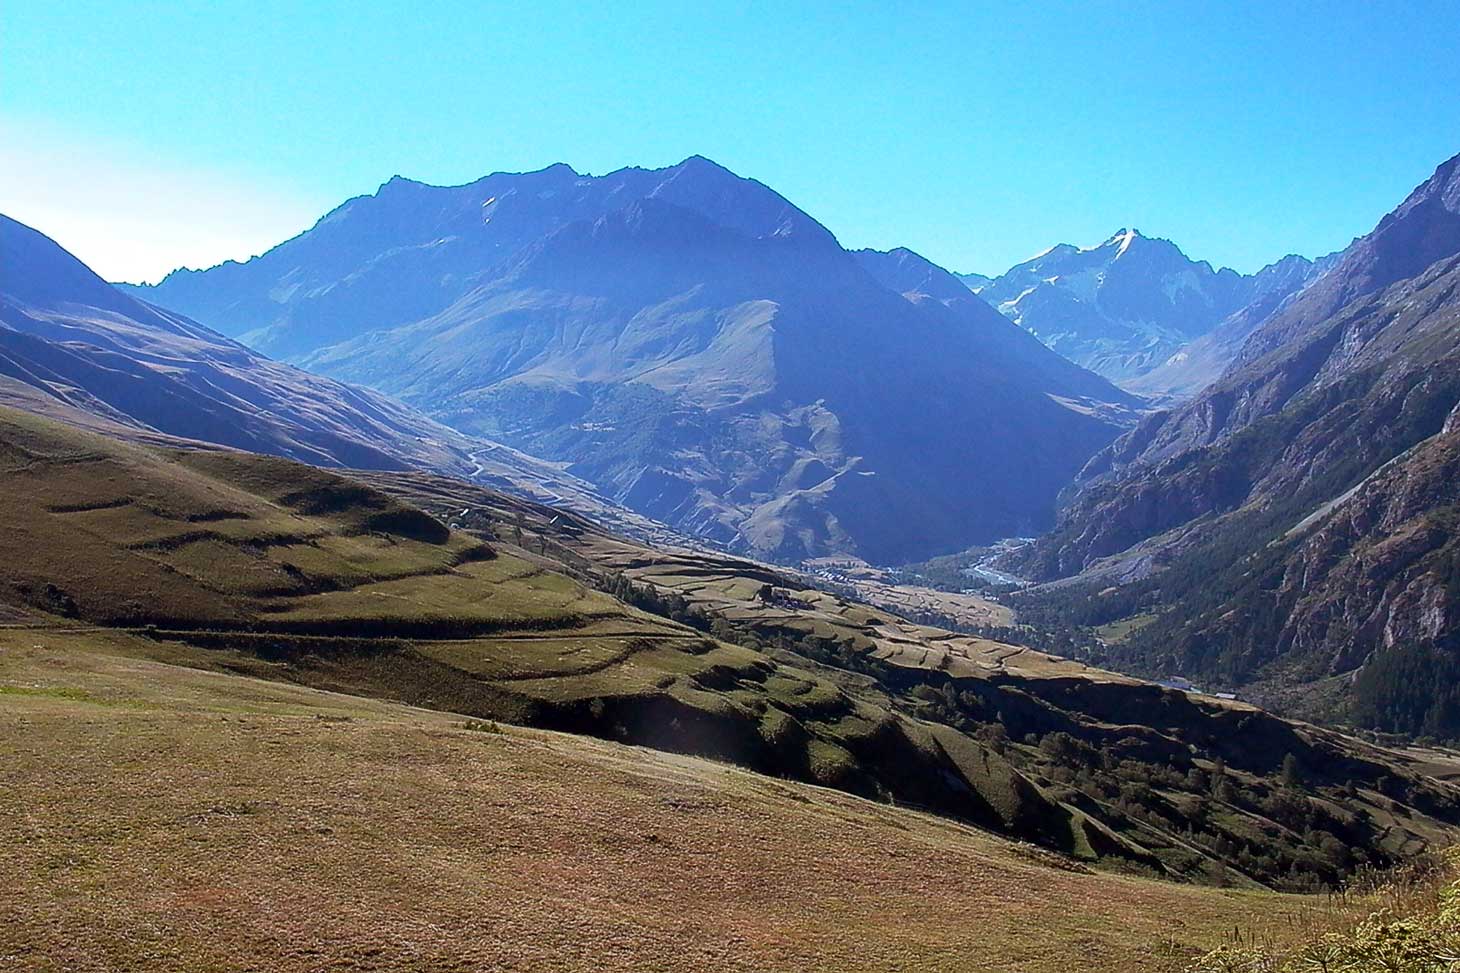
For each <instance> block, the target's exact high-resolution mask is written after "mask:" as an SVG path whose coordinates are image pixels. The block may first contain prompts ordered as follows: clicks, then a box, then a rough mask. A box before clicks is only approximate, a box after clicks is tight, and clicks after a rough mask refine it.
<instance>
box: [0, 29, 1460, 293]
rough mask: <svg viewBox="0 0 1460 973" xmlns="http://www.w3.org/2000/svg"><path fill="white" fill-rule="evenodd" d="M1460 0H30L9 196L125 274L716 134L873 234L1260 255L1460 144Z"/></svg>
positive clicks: (1338, 224) (679, 147) (811, 208)
mask: <svg viewBox="0 0 1460 973" xmlns="http://www.w3.org/2000/svg"><path fill="white" fill-rule="evenodd" d="M1457 21H1460V4H1457V3H1455V2H1453V0H1451V2H1413V3H1405V4H1384V3H1359V2H1332V3H1321V2H1315V3H1283V2H1278V3H1200V4H1197V3H1192V4H1182V3H1139V2H1126V3H1088V4H1073V3H1071V4H1065V3H1052V2H1046V3H1030V2H1027V0H1025V2H1018V3H1007V4H1004V3H1000V4H985V5H979V4H971V3H964V4H951V3H950V4H927V5H924V6H923V7H922V8H921V9H918V8H917V6H916V5H910V4H902V3H897V4H894V3H883V4H863V3H826V4H796V3H766V4H734V5H731V4H722V5H711V4H700V3H695V2H685V0H676V2H672V3H659V2H636V3H632V4H607V3H603V4H600V3H591V2H582V0H580V2H572V3H559V2H551V0H539V2H535V3H531V4H527V3H510V4H486V3H456V2H436V3H431V4H384V3H373V4H372V3H360V4H354V3H341V4H320V3H314V4H311V3H307V2H303V3H273V2H259V0H255V2H250V3H246V4H240V3H226V2H211V3H196V4H177V3H169V4H160V3H157V4H153V3H117V2H112V3H90V2H82V0H66V2H57V3H39V2H36V3H27V2H13V3H7V4H4V5H3V10H0V210H4V211H6V212H10V213H11V214H12V215H15V216H17V217H19V218H22V219H28V221H32V222H35V223H37V224H38V225H39V228H40V229H42V230H44V231H47V232H50V233H51V234H52V235H53V236H56V237H57V238H58V239H60V240H61V242H62V243H63V244H65V245H67V246H68V247H70V248H71V249H72V250H74V251H75V252H77V253H78V254H79V255H81V256H83V258H86V259H89V260H91V261H92V262H93V263H94V264H96V265H97V266H98V269H100V270H101V271H102V272H103V273H106V274H108V275H109V276H112V277H130V278H133V279H136V278H138V277H148V278H152V277H156V276H157V275H159V274H160V273H162V272H164V271H165V270H167V269H168V268H169V267H171V266H172V265H174V264H178V263H186V264H190V265H207V264H212V263H215V262H217V261H218V260H220V259H222V258H223V257H226V256H239V257H242V256H247V255H248V254H249V253H252V252H254V251H256V250H259V249H262V248H264V247H266V246H268V245H269V244H271V243H273V242H277V241H278V240H281V239H283V238H285V237H287V236H289V235H292V234H293V233H296V232H298V231H299V230H301V229H303V228H304V227H306V226H308V225H309V224H310V223H311V222H313V220H314V219H315V218H316V217H317V216H319V215H320V214H321V213H323V212H324V211H325V210H327V209H329V208H330V207H331V206H333V205H335V204H336V203H338V202H339V201H341V200H343V199H345V198H346V197H348V196H351V195H355V194H358V193H363V192H371V191H373V190H374V189H375V187H376V186H378V185H379V184H380V183H381V182H382V181H384V180H385V179H386V178H387V177H389V176H390V175H392V174H393V173H401V174H404V175H407V176H411V177H413V178H417V179H422V180H426V181H428V182H438V183H455V182H465V181H468V180H470V179H472V178H475V177H477V176H479V175H482V174H484V173H487V172H490V171H494V170H520V169H535V168H540V167H542V166H545V165H547V164H549V163H552V162H556V161H564V162H568V163H570V164H572V165H573V166H574V167H575V168H577V169H578V170H579V171H587V172H592V173H602V172H606V171H609V170H611V169H614V168H617V167H620V166H623V165H629V164H643V165H665V164H669V163H673V162H676V161H678V160H680V159H681V158H683V157H685V156H687V155H690V154H692V153H701V154H704V155H707V156H709V157H711V158H713V159H716V160H717V161H719V162H721V163H723V164H725V165H727V166H729V167H730V168H732V169H734V170H736V171H738V172H740V173H742V174H745V175H750V176H754V177H755V178H758V179H760V180H761V181H763V182H766V183H768V184H769V185H771V186H773V187H775V188H776V189H778V190H780V191H781V192H782V193H784V194H785V195H786V196H788V197H789V198H790V199H791V200H792V201H793V202H795V203H797V204H798V205H800V206H801V207H802V208H804V209H806V210H807V211H808V212H810V213H811V214H812V215H813V216H815V217H817V218H818V219H820V220H821V221H822V222H823V223H825V224H826V225H827V226H829V227H830V228H831V229H832V230H833V231H834V232H835V233H836V234H837V235H838V236H839V237H840V239H841V240H842V242H843V243H844V244H846V245H848V246H855V247H860V246H876V247H880V248H886V247H891V246H896V245H906V246H910V247H913V248H914V249H916V250H918V251H920V252H922V253H924V254H925V255H927V256H929V257H931V258H932V259H934V260H936V261H938V262H939V263H942V264H944V265H946V266H949V267H951V268H953V269H957V270H980V271H984V272H988V271H998V270H1002V269H1004V268H1005V267H1007V266H1008V265H1009V264H1011V263H1013V262H1015V261H1017V260H1020V259H1022V258H1024V257H1027V256H1029V255H1031V254H1033V253H1035V252H1036V251H1039V250H1042V249H1044V248H1045V247H1046V246H1048V245H1050V244H1052V243H1054V242H1057V241H1068V242H1073V243H1080V244H1088V243H1095V242H1098V241H1099V240H1100V239H1103V238H1104V237H1105V236H1108V235H1109V234H1110V233H1111V232H1113V231H1114V230H1116V229H1118V228H1120V227H1122V226H1125V225H1134V226H1137V227H1139V228H1140V229H1141V230H1142V231H1143V232H1146V233H1148V234H1151V235H1156V236H1166V237H1169V238H1171V239H1174V240H1176V241H1177V242H1178V243H1179V244H1180V245H1181V246H1182V247H1183V248H1185V249H1186V250H1187V252H1188V253H1190V254H1191V255H1193V256H1196V257H1201V258H1206V259H1210V260H1212V261H1213V262H1214V263H1218V264H1228V265H1231V266H1233V267H1236V268H1238V269H1240V270H1244V271H1250V270H1254V269H1256V268H1257V267H1259V266H1260V265H1262V264H1263V263H1265V262H1267V261H1269V260H1271V259H1274V258H1276V257H1278V256H1281V255H1282V254H1284V253H1286V252H1289V251H1297V252H1302V253H1307V254H1310V255H1312V254H1316V253H1319V252H1323V251H1327V250H1332V249H1335V248H1338V247H1340V246H1343V245H1345V244H1346V243H1347V242H1348V240H1349V239H1350V238H1351V237H1352V236H1354V235H1355V234H1358V233H1361V232H1364V231H1366V230H1368V229H1369V228H1370V227H1371V226H1372V225H1373V223H1374V222H1375V221H1376V219H1377V218H1378V217H1379V216H1381V215H1382V214H1383V213H1384V212H1385V211H1387V210H1388V209H1389V208H1390V207H1392V206H1393V205H1394V204H1395V203H1396V202H1397V201H1398V200H1399V199H1400V198H1401V197H1402V195H1403V194H1404V193H1405V192H1406V191H1408V190H1409V189H1410V188H1411V187H1412V186H1413V185H1415V184H1416V183H1418V182H1419V181H1421V180H1422V179H1423V178H1425V177H1426V176H1428V174H1429V173H1430V172H1431V171H1432V169H1433V168H1434V166H1435V165H1437V164H1438V163H1439V162H1441V161H1443V160H1444V159H1445V158H1448V157H1449V156H1450V155H1453V154H1455V153H1456V152H1460V46H1457V40H1456V38H1457V33H1460V31H1457Z"/></svg>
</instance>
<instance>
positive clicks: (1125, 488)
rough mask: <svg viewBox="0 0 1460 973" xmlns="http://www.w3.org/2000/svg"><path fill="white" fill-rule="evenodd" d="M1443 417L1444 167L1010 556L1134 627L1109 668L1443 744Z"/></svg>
mask: <svg viewBox="0 0 1460 973" xmlns="http://www.w3.org/2000/svg"><path fill="white" fill-rule="evenodd" d="M1457 410H1460V156H1457V157H1456V158H1453V159H1451V160H1449V161H1448V162H1446V163H1444V164H1443V165H1441V166H1440V167H1439V168H1438V169H1437V170H1436V171H1435V173H1434V175H1433V176H1432V177H1431V178H1430V179H1428V180H1427V181H1425V182H1424V183H1423V184H1421V185H1420V186H1418V187H1417V188H1416V189H1415V190H1414V191H1413V192H1412V193H1411V194H1410V195H1409V196H1408V197H1407V198H1406V199H1405V200H1404V202H1403V203H1402V204H1401V205H1400V206H1398V207H1397V208H1396V209H1395V210H1394V211H1393V212H1391V213H1390V214H1388V215H1387V216H1385V217H1384V219H1383V220H1381V221H1380V223H1379V224H1378V225H1377V226H1376V227H1375V228H1374V230H1373V231H1372V232H1371V233H1369V234H1367V235H1365V236H1363V237H1360V238H1359V239H1358V240H1356V241H1355V242H1354V243H1353V244H1352V245H1351V246H1350V247H1348V248H1347V249H1346V250H1345V251H1344V252H1343V253H1342V254H1341V255H1340V257H1339V259H1338V260H1337V261H1336V262H1335V263H1334V265H1333V267H1332V268H1331V269H1330V270H1329V271H1328V272H1327V273H1325V274H1324V275H1323V276H1321V277H1320V278H1318V279H1317V280H1316V281H1314V282H1313V283H1311V284H1310V285H1309V286H1308V287H1307V288H1305V289H1304V290H1302V291H1301V292H1299V293H1297V294H1296V295H1295V296H1293V297H1291V298H1289V299H1287V300H1285V301H1283V302H1281V303H1280V304H1279V305H1278V306H1277V307H1276V309H1275V310H1274V311H1273V312H1272V313H1271V314H1269V315H1268V316H1267V317H1266V318H1264V319H1263V320H1262V321H1261V322H1260V323H1259V324H1258V325H1257V326H1256V327H1255V329H1253V330H1252V332H1251V334H1250V336H1249V337H1248V338H1247V339H1246V341H1245V342H1244V343H1243V344H1242V345H1241V348H1240V351H1239V352H1238V354H1237V355H1236V357H1235V359H1234V361H1233V362H1232V364H1231V365H1230V366H1229V367H1228V368H1227V370H1226V371H1225V372H1224V373H1223V375H1222V376H1221V377H1220V378H1219V379H1218V380H1217V381H1216V382H1214V383H1213V384H1211V385H1209V386H1208V387H1207V388H1206V389H1205V390H1204V391H1202V392H1201V393H1200V394H1199V395H1198V396H1196V398H1194V399H1193V400H1191V401H1190V402H1189V403H1187V404H1185V405H1183V406H1180V407H1177V408H1173V409H1168V410H1164V411H1159V412H1156V413H1154V414H1152V415H1150V416H1148V417H1146V418H1145V419H1144V420H1142V422H1141V423H1140V424H1139V425H1138V426H1137V427H1136V428H1135V429H1133V430H1131V431H1130V432H1129V433H1126V434H1125V435H1123V436H1122V437H1121V438H1120V439H1119V440H1117V441H1116V442H1115V443H1113V444H1112V445H1111V446H1110V447H1108V448H1107V449H1106V450H1103V451H1102V452H1101V453H1100V454H1099V455H1097V456H1096V457H1095V458H1094V459H1092V460H1091V461H1090V462H1089V463H1088V464H1087V465H1086V467H1085V469H1084V470H1083V471H1082V472H1081V474H1080V476H1079V477H1078V478H1077V480H1076V482H1075V484H1074V486H1073V487H1072V488H1071V490H1070V492H1069V494H1068V495H1067V498H1066V503H1065V505H1064V507H1063V510H1062V513H1061V516H1060V522H1059V524H1058V526H1057V527H1056V528H1055V530H1054V531H1052V532H1051V533H1050V534H1048V535H1047V536H1045V537H1043V538H1041V539H1040V540H1039V541H1038V542H1037V543H1036V544H1035V545H1034V546H1033V547H1032V548H1030V549H1028V550H1026V551H1024V552H1022V553H1021V554H1019V555H1018V556H1017V557H1018V558H1019V560H1020V562H1021V566H1022V568H1023V570H1025V571H1027V572H1028V573H1030V574H1031V575H1033V576H1034V577H1036V578H1040V579H1054V578H1066V577H1070V576H1074V577H1075V578H1076V579H1077V580H1078V579H1088V583H1089V586H1090V589H1091V590H1095V589H1099V590H1101V591H1104V594H1102V595H1098V596H1093V597H1094V601H1093V602H1091V603H1087V604H1086V605H1085V606H1084V607H1083V608H1081V609H1078V611H1081V612H1087V611H1093V613H1094V615H1095V616H1105V617H1114V616H1118V615H1127V616H1129V617H1136V616H1137V615H1138V616H1139V617H1140V620H1141V622H1142V625H1143V626H1144V627H1141V628H1140V629H1139V631H1138V632H1137V634H1136V635H1135V636H1133V637H1132V638H1130V639H1129V640H1125V641H1123V642H1122V643H1121V644H1119V645H1117V646H1116V647H1115V649H1114V657H1115V658H1118V659H1120V660H1122V663H1123V664H1128V665H1130V666H1133V667H1136V668H1138V669H1142V670H1143V671H1155V670H1161V671H1165V672H1180V673H1181V674H1183V675H1185V676H1188V677H1190V678H1194V679H1205V680H1215V681H1219V682H1220V683H1223V684H1227V685H1230V686H1234V687H1247V688H1248V691H1250V692H1253V693H1256V694H1259V696H1260V698H1264V699H1268V700H1269V701H1272V702H1274V703H1277V704H1286V705H1288V706H1290V707H1292V708H1295V709H1297V710H1298V711H1300V712H1305V713H1308V714H1312V715H1321V716H1326V717H1330V718H1354V719H1359V720H1360V721H1361V722H1364V723H1366V724H1368V725H1371V726H1377V727H1382V728H1385V729H1400V730H1405V731H1409V732H1415V731H1419V730H1421V729H1423V730H1425V731H1426V732H1433V733H1438V734H1442V735H1453V734H1455V733H1457V732H1460V703H1457V700H1456V698H1455V692H1454V688H1453V687H1454V685H1455V680H1454V678H1453V676H1454V668H1453V667H1454V666H1455V663H1454V661H1453V660H1454V654H1453V653H1454V649H1455V645H1456V643H1455V639H1456V633H1457V631H1460V562H1457V560H1456V557H1457V552H1456V548H1455V541H1454V538H1455V529H1456V519H1455V518H1456V509H1457V504H1460V478H1457V477H1456V476H1455V475H1454V473H1455V470H1456V462H1457V457H1456V450H1457V448H1460V447H1457V439H1456V434H1457V428H1460V411H1457ZM1113 581H1114V582H1119V583H1122V584H1123V587H1122V588H1121V589H1120V591H1119V592H1117V591H1114V590H1112V589H1110V588H1109V587H1108V586H1109V585H1110V584H1111V583H1112V582H1113ZM1065 590H1069V585H1068V584H1066V585H1065ZM1092 605H1093V606H1094V607H1093V608H1092ZM1153 609H1154V613H1153Z"/></svg>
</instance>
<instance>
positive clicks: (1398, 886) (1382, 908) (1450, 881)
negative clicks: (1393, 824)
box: [1191, 849, 1460, 973]
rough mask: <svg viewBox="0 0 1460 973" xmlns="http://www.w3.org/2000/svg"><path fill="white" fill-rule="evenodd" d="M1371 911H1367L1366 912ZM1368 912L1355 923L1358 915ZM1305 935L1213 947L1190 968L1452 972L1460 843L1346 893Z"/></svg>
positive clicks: (1456, 956)
mask: <svg viewBox="0 0 1460 973" xmlns="http://www.w3.org/2000/svg"><path fill="white" fill-rule="evenodd" d="M1365 912H1367V914H1366V915H1365ZM1357 916H1363V918H1361V919H1359V920H1358V921H1357V922H1355V921H1354V919H1355V917H1357ZM1324 918H1325V919H1326V922H1323V921H1320V922H1318V923H1315V924H1314V925H1313V928H1312V930H1311V931H1310V933H1309V934H1308V935H1307V936H1306V937H1302V938H1299V939H1298V940H1296V942H1295V944H1290V945H1288V946H1285V947H1279V946H1276V945H1274V944H1272V943H1271V942H1263V941H1260V940H1259V939H1258V938H1257V937H1253V938H1251V939H1249V940H1248V941H1246V942H1243V941H1241V938H1242V937H1241V936H1238V937H1237V938H1238V941H1236V942H1232V943H1228V944H1227V945H1224V946H1221V947H1219V948H1218V949H1216V950H1214V951H1212V952H1211V953H1208V954H1207V955H1206V956H1204V957H1203V958H1202V959H1201V960H1200V961H1199V962H1198V963H1197V964H1196V965H1195V966H1193V967H1192V968H1191V973H1381V971H1382V973H1453V971H1455V970H1460V849H1451V850H1450V851H1449V852H1448V853H1447V854H1446V856H1445V857H1444V858H1443V859H1442V861H1441V862H1440V863H1438V864H1435V863H1433V862H1430V863H1422V864H1418V865H1416V866H1414V867H1411V868H1407V869H1403V870H1401V871H1399V872H1397V873H1396V874H1394V875H1392V876H1390V877H1389V878H1388V879H1387V880H1386V881H1384V882H1382V883H1380V884H1377V885H1376V886H1375V887H1373V888H1370V889H1368V890H1367V891H1364V892H1361V893H1360V894H1359V895H1357V896H1355V897H1354V898H1353V899H1352V900H1348V899H1347V898H1345V899H1344V900H1342V901H1341V902H1340V903H1339V904H1338V905H1337V907H1336V908H1334V909H1333V910H1331V911H1330V912H1328V913H1326V914H1325V916H1324Z"/></svg>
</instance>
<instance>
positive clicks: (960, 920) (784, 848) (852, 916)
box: [0, 628, 1311, 973]
mask: <svg viewBox="0 0 1460 973" xmlns="http://www.w3.org/2000/svg"><path fill="white" fill-rule="evenodd" d="M164 658H165V659H167V660H168V661H166V662H164V661H159V659H164ZM170 663H176V664H170ZM215 664H216V663H215V662H214V661H213V657H212V656H211V655H210V653H208V652H206V651H204V650H196V649H184V648H180V647H176V646H173V647H166V646H162V645H159V644H157V643H151V642H146V641H142V640H140V639H136V638H134V637H132V636H128V635H124V634H119V633H99V632H72V633H66V632H62V631H57V630H46V629H35V628H9V629H3V628H0V871H3V874H4V875H5V876H6V880H5V881H3V882H0V968H4V969H24V970H36V971H60V970H68V971H92V970H96V971H100V970H109V971H113V970H114V971H139V970H159V971H160V970H167V971H194V970H222V969H228V970H243V969H247V970H255V971H266V973H274V971H295V970H300V971H303V970H311V971H316V970H392V971H394V970H432V971H440V970H463V971H465V970H472V971H477V970H502V971H526V970H532V971H555V970H557V971H569V970H589V969H592V970H636V971H641V970H657V971H678V970H684V971H691V970H693V971H704V970H757V971H765V970H797V971H802V970H825V971H837V973H847V971H859V970H869V971H870V970H919V971H923V970H958V971H974V970H987V971H1000V973H1056V971H1060V973H1064V971H1072V970H1082V971H1084V970H1090V971H1134V970H1140V971H1152V970H1155V971H1159V970H1163V969H1172V970H1176V969H1181V968H1182V967H1183V966H1184V965H1185V963H1186V962H1187V960H1188V959H1189V958H1190V957H1191V956H1192V955H1194V954H1195V953H1196V952H1198V951H1200V950H1203V949H1205V948H1209V947H1211V946H1214V945H1216V944H1218V943H1219V942H1221V941H1222V940H1223V939H1224V937H1225V936H1227V935H1228V934H1230V932H1231V930H1232V929H1233V928H1234V927H1235V926H1242V927H1244V928H1247V929H1253V928H1255V929H1258V930H1261V931H1263V932H1264V933H1271V934H1274V935H1278V936H1281V935H1282V934H1283V931H1284V930H1287V929H1290V928H1292V927H1293V926H1294V924H1300V917H1301V916H1302V915H1303V914H1304V913H1305V912H1307V911H1308V910H1309V909H1310V908H1311V906H1310V904H1309V902H1308V901H1307V900H1304V899H1301V898H1298V897H1292V896H1279V895H1274V894H1269V893H1254V892H1237V891H1230V890H1217V889H1211V888H1201V887H1195V886H1185V885H1177V884H1172V883H1165V882H1158V881H1152V880H1146V879H1137V878H1130V877H1125V876H1120V875H1114V874H1110V873H1102V872H1094V871H1089V870H1087V869H1084V868H1082V867H1079V866H1075V865H1072V864H1070V863H1069V862H1067V861H1065V860H1064V859H1061V858H1058V857H1056V856H1053V855H1051V854H1049V853H1046V852H1042V851H1039V850H1036V849H1033V848H1031V847H1029V846H1024V845H1018V844H1014V843H1011V842H1008V841H1006V840H1003V839H999V838H996V837H994V836H992V835H989V834H986V833H984V832H980V831H978V830H975V829H972V828H968V827H964V826H961V825H958V824H955V823H952V822H950V821H948V820H945V819H941V818H936V817H932V816H928V815H924V814H920V813H916V812H913V811H906V810H900V809H895V808H889V807H887V806H884V805H880V804H875V803H871V802H868V801H863V800H860V799H857V798H853V797H849V796H847V795H845V794H842V793H838V792H834V791H829V790H825V789H821V788H816V787H812V786H807V785H801V784H795V783H789V782H784V781H780V780H775V779H772V778H768V777H763V776H760V775H756V774H752V773H749V772H746V771H742V770H740V769H737V768H733V767H730V766H727V765H723V764H716V763H712V762H707V761H703V760H699V759H693V758H687V757H676V756H672V755H666V754H663V753H658V752H653V751H648V750H643V749H639V748H633V747H625V746H620V745H616V744H610V743H604V742H600V741H594V740H589V739H585V738H581V737H573V736H566V735H561V734H554V733H547V732H541V731H533V730H526V729H520V728H516V727H506V726H503V727H498V726H496V725H495V724H483V723H475V722H472V721H468V720H466V719H465V718H463V717H459V716H453V715H451V714H447V713H438V712H431V711H425V710H420V709H413V708H409V707H406V706H402V705H397V704H392V703H388V702H380V701H374V700H367V699H362V698H358V697H352V696H343V695H337V694H332V693H325V692H320V691H316V690H312V689H305V688H302V687H297V686H293V685H289V684H281V683H272V682H264V681H259V680H256V679H252V678H247V677H243V676H239V675H234V674H229V673H225V672H221V671H210V669H209V667H211V666H213V665H215Z"/></svg>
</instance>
